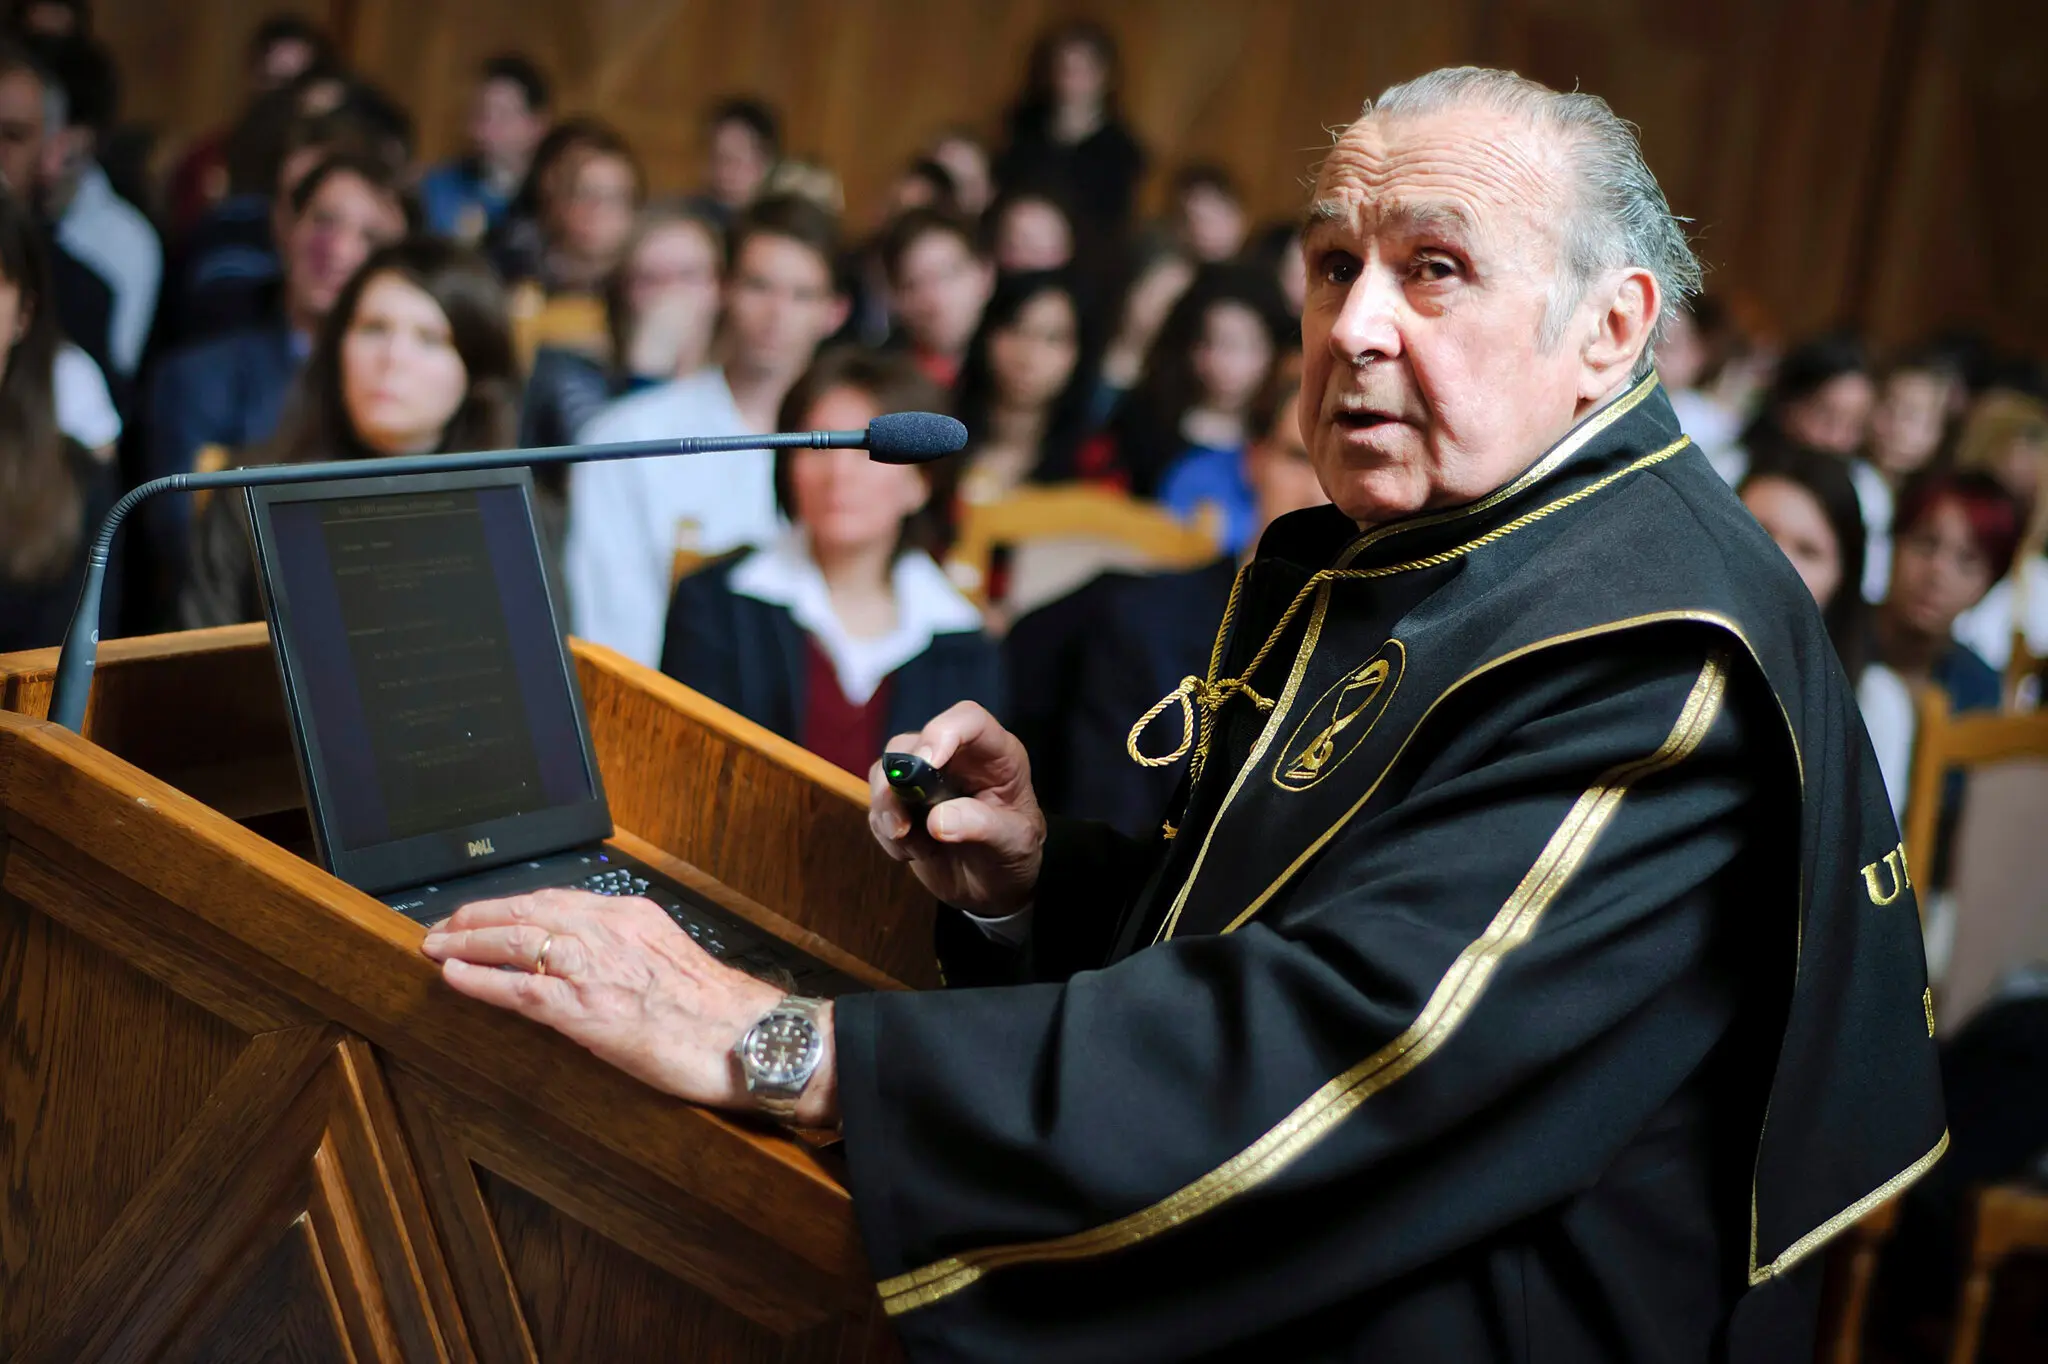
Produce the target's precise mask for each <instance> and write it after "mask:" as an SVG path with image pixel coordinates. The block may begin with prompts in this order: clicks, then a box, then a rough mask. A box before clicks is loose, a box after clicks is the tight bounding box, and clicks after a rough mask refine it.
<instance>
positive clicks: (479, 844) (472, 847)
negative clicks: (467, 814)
mask: <svg viewBox="0 0 2048 1364" xmlns="http://www.w3.org/2000/svg"><path fill="white" fill-rule="evenodd" d="M496 851H497V849H496V848H494V847H492V846H491V840H490V839H488V838H472V839H470V840H469V855H470V856H471V857H482V856H483V855H484V854H485V853H494V852H496Z"/></svg>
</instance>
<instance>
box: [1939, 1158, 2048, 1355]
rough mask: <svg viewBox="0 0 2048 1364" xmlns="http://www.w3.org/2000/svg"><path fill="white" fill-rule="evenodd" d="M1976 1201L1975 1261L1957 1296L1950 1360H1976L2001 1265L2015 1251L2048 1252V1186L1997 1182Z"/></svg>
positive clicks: (1973, 1228) (1972, 1246) (1972, 1232)
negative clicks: (1994, 1284) (1996, 1276)
mask: <svg viewBox="0 0 2048 1364" xmlns="http://www.w3.org/2000/svg"><path fill="white" fill-rule="evenodd" d="M1974 1202H1975V1206H1974V1209H1973V1211H1974V1213H1975V1215H1974V1217H1973V1218H1972V1219H1971V1221H1972V1226H1971V1229H1970V1242H1969V1255H1970V1263H1969V1269H1968V1271H1967V1273H1966V1274H1965V1275H1964V1278H1963V1286H1962V1289H1961V1291H1960V1293H1959V1294H1958V1295H1957V1299H1956V1324H1955V1331H1954V1334H1952V1335H1951V1336H1950V1337H1949V1349H1948V1364H1975V1361H1976V1358H1977V1351H1978V1348H1979V1347H1980V1346H1981V1345H1982V1344H1983V1342H1984V1319H1985V1317H1986V1316H1987V1315H1988V1314H1989V1309H1990V1307H1991V1284H1992V1279H1993V1277H1994V1276H1995V1275H1996V1274H1997V1272H1998V1268H1999V1266H2000V1265H2002V1264H2003V1263H2004V1262H2005V1261H2006V1260H2008V1259H2010V1258H2012V1257H2013V1256H2015V1255H2023V1254H2029V1253H2032V1254H2040V1253H2044V1252H2048V1191H2044V1190H2041V1189H2029V1188H2023V1187H2021V1186H2019V1185H2012V1184H1997V1185H1993V1186H1991V1187H1990V1188H1986V1189H1979V1190H1977V1193H1976V1198H1975V1200H1974Z"/></svg>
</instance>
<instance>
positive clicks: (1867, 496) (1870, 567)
mask: <svg viewBox="0 0 2048 1364" xmlns="http://www.w3.org/2000/svg"><path fill="white" fill-rule="evenodd" d="M1849 482H1850V484H1851V485H1852V486H1853V487H1854V488H1855V489H1856V505H1857V507H1859V508H1860V509H1861V510H1862V512H1863V600H1865V601H1867V602H1869V603H1870V604H1871V605H1873V606H1875V605H1876V604H1877V603H1878V602H1881V601H1883V600H1884V594H1885V593H1886V592H1888V591H1890V590H1891V585H1892V505H1893V502H1894V501H1895V499H1894V498H1893V496H1892V485H1891V484H1889V483H1887V482H1885V481H1884V475H1883V474H1881V473H1879V472H1878V471H1877V468H1876V466H1875V465H1873V464H1871V462H1870V461H1869V460H1867V459H1852V460H1850V461H1849Z"/></svg>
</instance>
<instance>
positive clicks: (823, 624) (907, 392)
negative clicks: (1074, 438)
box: [661, 349, 1001, 776]
mask: <svg viewBox="0 0 2048 1364" xmlns="http://www.w3.org/2000/svg"><path fill="white" fill-rule="evenodd" d="M937 396H938V395H937V392H936V390H935V389H933V387H932V386H931V384H930V382H929V381H928V380H926V379H925V378H924V377H923V376H922V375H921V374H919V373H918V372H917V369H916V367H915V366H914V365H912V364H911V363H910V361H909V360H907V359H905V358H904V357H902V356H900V355H877V354H875V353H873V352H869V351H862V350H855V349H840V350H834V351H828V352H827V353H825V354H824V355H822V356H820V357H819V358H818V360H817V361H816V362H815V363H814V364H812V366H811V368H810V370H809V371H808V372H807V373H806V374H805V375H804V377H803V378H802V379H800V380H798V381H797V383H796V386H795V387H794V388H792V389H791V390H790V392H789V396H788V397H787V398H786V399H785V400H784V402H783V406H782V414H781V426H782V428H783V429H784V430H803V429H806V428H815V427H828V428H833V429H839V430H844V429H848V428H852V427H861V426H866V425H867V424H868V423H869V422H870V421H872V420H873V419H874V418H875V417H877V416H878V415H880V414H882V413H884V412H903V411H914V410H920V409H924V410H928V409H930V408H932V407H935V406H937V403H936V401H935V400H936V398H937ZM953 474H954V469H953V467H952V462H951V461H945V462H941V463H938V464H923V465H896V464H878V463H876V462H874V461H872V460H870V459H869V458H868V457H867V455H866V454H865V453H863V452H862V451H859V450H782V451H778V452H776V457H775V495H776V501H777V502H778V503H779V504H780V506H781V509H782V512H783V514H784V515H785V516H787V517H788V518H789V521H790V529H789V531H788V532H787V533H786V534H785V535H783V536H782V537H781V538H780V539H778V540H777V541H776V542H775V543H773V544H771V545H768V546H766V547H764V548H761V549H758V550H753V551H747V550H741V551H738V552H736V553H734V554H731V555H728V556H726V557H724V558H721V559H717V560H714V561H712V562H711V563H710V564H709V565H707V566H706V567H704V568H702V569H699V570H698V571H697V572H695V573H692V574H690V575H688V576H687V577H684V578H683V579H681V580H680V581H678V582H677V584H676V588H675V594H674V596H673V598H672V599H671V601H670V604H669V615H668V630H667V636H666V639H665V640H664V642H663V645H662V652H661V670H662V671H663V672H665V673H667V674H668V675H669V676H671V677H674V678H676V679H678V680H680V681H682V682H684V683H686V684H687V685H689V686H691V687H694V688H696V689H697V690H698V691H700V692H703V693H704V694H705V695H706V696H709V697H710V698H712V699H713V700H715V701H718V702H721V703H722V704H724V705H727V706H730V707H732V708H733V709H734V710H736V711H738V712H739V713H740V714H742V715H744V716H746V717H747V718H748V719H750V720H753V721H755V722H757V723H759V724H761V725H764V726H766V727H767V728H769V729H771V730H774V731H775V732H776V733H777V734H780V735H782V736H783V737H785V738H788V739H793V740H795V741H796V742H797V743H799V744H801V745H803V746H804V747H805V748H807V749H809V750H811V751H812V752H813V753H816V754H818V755H819V756H820V757H823V758H825V759H826V760H828V761H830V762H833V763H836V764H837V765H839V766H840V767H843V768H845V769H846V770H848V771H849V772H853V773H855V774H856V775H860V776H865V775H866V774H867V771H868V768H869V765H870V764H872V763H873V762H874V760H875V759H876V758H877V757H879V756H881V752H882V745H883V744H884V743H885V742H886V741H887V740H888V738H889V736H890V735H892V734H901V733H905V732H907V731H912V730H915V729H917V728H918V727H919V726H921V725H923V724H924V723H925V721H927V720H929V719H930V718H931V717H932V716H934V715H936V714H938V713H939V712H940V711H942V710H944V709H945V708H946V707H948V706H950V705H952V704H954V703H955V702H957V701H963V700H973V701H979V702H981V703H982V704H983V705H985V706H988V707H990V708H991V709H998V710H999V709H1000V700H1001V697H1000V675H1001V670H1000V667H999V664H998V660H997V653H996V646H995V645H994V644H993V643H991V642H990V641H989V640H988V639H987V638H986V637H985V636H984V635H983V634H982V633H981V613H980V612H979V611H977V610H976V609H975V607H974V605H973V603H971V602H969V601H968V600H967V599H966V598H965V597H963V596H961V595H960V593H959V591H958V590H957V589H956V588H954V586H953V585H952V583H951V582H949V581H948V580H947V578H946V575H945V573H944V571H942V570H941V569H940V568H939V566H938V563H937V562H936V556H938V555H941V554H943V553H944V552H945V549H946V545H947V542H948V539H949V538H950V528H951V509H952V492H953V487H952V482H953Z"/></svg>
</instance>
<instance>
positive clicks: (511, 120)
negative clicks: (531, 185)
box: [469, 80, 547, 167]
mask: <svg viewBox="0 0 2048 1364" xmlns="http://www.w3.org/2000/svg"><path fill="white" fill-rule="evenodd" d="M546 131H547V119H546V118H544V117H543V116H542V115H541V113H540V112H539V111H538V110H536V109H530V108H528V107H527V105H526V91H525V90H524V89H523V88H522V87H521V86H520V84H519V82H518V81H513V80H487V81H485V82H484V83H483V84H481V85H479V86H478V87H477V90H476V103H475V104H474V105H472V106H471V107H470V111H469V140H470V143H471V145H472V146H474V147H475V148H476V151H477V155H479V156H481V157H482V158H483V159H484V160H485V161H487V162H489V163H490V164H491V165H494V166H511V167H519V166H524V165H525V164H526V161H527V158H529V157H531V156H532V155H533V149H534V147H535V146H536V145H537V144H538V143H539V142H540V139H541V135H542V134H543V133H545V132H546Z"/></svg>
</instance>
